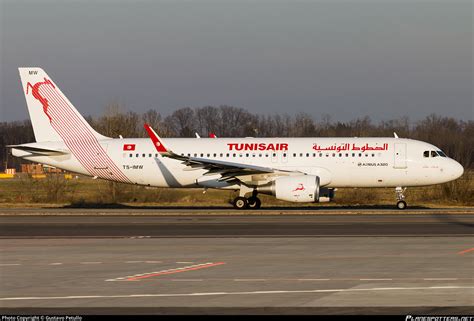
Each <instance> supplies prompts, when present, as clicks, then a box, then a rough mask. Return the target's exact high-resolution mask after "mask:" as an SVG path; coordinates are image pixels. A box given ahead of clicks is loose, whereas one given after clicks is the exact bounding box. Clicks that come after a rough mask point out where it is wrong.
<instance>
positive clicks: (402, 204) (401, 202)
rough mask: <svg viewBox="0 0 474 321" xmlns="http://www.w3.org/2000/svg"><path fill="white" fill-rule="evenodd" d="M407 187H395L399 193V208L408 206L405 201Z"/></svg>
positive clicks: (402, 208)
mask: <svg viewBox="0 0 474 321" xmlns="http://www.w3.org/2000/svg"><path fill="white" fill-rule="evenodd" d="M406 189H407V188H406V187H405V188H403V187H401V186H399V187H396V188H395V193H396V194H397V208H398V209H399V210H404V209H405V208H406V207H407V202H405V195H403V193H405V191H406Z"/></svg>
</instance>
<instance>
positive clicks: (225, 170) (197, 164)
mask: <svg viewBox="0 0 474 321" xmlns="http://www.w3.org/2000/svg"><path fill="white" fill-rule="evenodd" d="M145 130H146V131H147V133H148V135H149V136H150V138H151V140H152V142H153V145H154V146H155V148H156V150H157V151H158V153H160V155H161V156H163V157H169V158H172V159H176V160H180V161H181V162H182V163H183V164H185V165H186V166H188V168H187V169H185V170H197V169H205V170H207V172H206V173H205V174H204V175H205V176H207V175H215V174H221V176H222V177H221V178H220V179H219V181H233V180H239V181H244V180H245V181H248V180H249V177H250V176H253V177H255V175H257V177H258V175H261V177H262V178H267V179H268V177H272V176H282V175H284V176H287V175H292V174H296V173H299V174H301V173H300V172H295V171H285V170H280V169H276V168H271V167H263V166H255V165H249V164H242V163H234V162H227V161H221V160H215V159H206V158H198V157H191V156H184V155H179V154H176V153H174V152H173V151H172V150H171V149H169V148H167V147H166V146H165V145H164V144H163V140H162V139H161V138H160V137H159V136H158V134H157V133H156V132H155V131H154V130H153V128H151V127H150V126H149V125H148V124H145ZM251 180H255V178H253V179H251Z"/></svg>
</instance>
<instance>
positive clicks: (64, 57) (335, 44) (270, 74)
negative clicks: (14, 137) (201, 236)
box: [0, 0, 474, 121]
mask: <svg viewBox="0 0 474 321" xmlns="http://www.w3.org/2000/svg"><path fill="white" fill-rule="evenodd" d="M0 3H1V5H0V37H1V41H0V68H1V69H0V72H1V77H0V97H1V99H0V121H10V120H22V119H26V118H28V113H27V109H26V106H25V99H24V96H23V93H22V90H21V88H20V87H21V85H20V82H19V76H18V70H17V68H18V67H19V66H23V67H26V66H35V67H42V68H43V69H45V70H46V72H47V73H48V74H49V76H50V77H51V78H52V79H53V80H54V81H55V82H56V84H58V85H59V87H60V88H61V90H62V91H63V92H64V93H65V94H66V95H67V96H68V98H69V99H70V100H71V102H72V103H73V104H74V105H75V106H76V108H77V109H78V110H79V111H80V112H81V113H82V114H86V115H88V114H91V115H101V114H102V113H103V111H104V106H105V105H106V104H107V103H108V102H111V101H118V102H120V103H122V104H123V105H124V106H125V107H126V110H133V111H136V112H143V111H146V110H148V109H150V108H155V109H157V110H158V111H159V112H161V113H162V114H164V115H168V114H170V113H171V112H173V111H174V110H176V109H178V108H180V107H184V106H190V107H198V106H205V105H215V106H217V105H223V104H226V105H233V106H236V107H243V108H246V109H248V110H250V111H253V112H256V113H261V114H273V113H288V114H290V115H293V114H295V113H298V112H306V113H309V114H311V115H312V116H313V117H314V118H315V119H318V118H319V117H321V115H323V114H329V115H331V116H332V119H333V120H341V121H348V120H352V119H354V118H356V117H363V116H365V115H369V116H370V117H371V118H373V119H374V120H387V119H393V118H398V117H400V116H404V115H408V116H410V118H411V119H412V120H418V119H421V118H424V117H425V116H426V115H428V114H431V113H437V114H439V115H443V116H450V117H454V118H458V119H466V120H468V119H470V120H472V119H473V118H474V116H473V114H474V110H473V109H474V107H473V62H474V61H473V1H470V0H468V1H456V0H449V1H448V0H446V1H444V0H441V1H428V0H423V1H421V0H410V1H401V0H374V1H367V0H346V1H341V0H326V1H317V0H314V1H300V2H298V1H243V0H239V1H229V0H220V1H180V0H170V1H21V0H14V1H7V0H0Z"/></svg>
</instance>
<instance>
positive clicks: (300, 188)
mask: <svg viewBox="0 0 474 321" xmlns="http://www.w3.org/2000/svg"><path fill="white" fill-rule="evenodd" d="M304 190H305V188H304V185H303V184H302V183H299V184H298V186H297V187H296V188H295V189H294V190H293V191H292V192H298V191H304Z"/></svg>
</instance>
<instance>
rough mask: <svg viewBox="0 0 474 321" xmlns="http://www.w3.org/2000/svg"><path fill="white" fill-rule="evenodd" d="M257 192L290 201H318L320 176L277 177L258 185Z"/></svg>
mask: <svg viewBox="0 0 474 321" xmlns="http://www.w3.org/2000/svg"><path fill="white" fill-rule="evenodd" d="M257 192H258V193H262V194H270V195H273V196H275V197H276V198H277V199H279V200H283V201H288V202H298V203H302V202H317V201H318V199H319V176H315V175H297V176H282V177H277V178H276V179H275V180H274V181H272V182H270V183H269V184H267V185H263V186H259V187H257Z"/></svg>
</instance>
